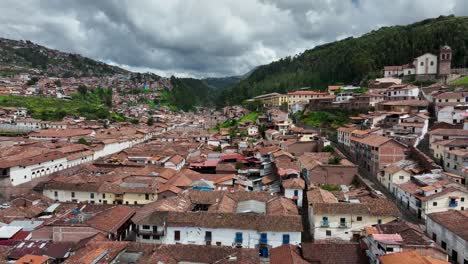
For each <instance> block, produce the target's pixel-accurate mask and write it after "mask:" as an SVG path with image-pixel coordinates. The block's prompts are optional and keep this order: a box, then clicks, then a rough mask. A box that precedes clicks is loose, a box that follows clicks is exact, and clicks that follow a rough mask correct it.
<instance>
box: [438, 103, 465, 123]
mask: <svg viewBox="0 0 468 264" xmlns="http://www.w3.org/2000/svg"><path fill="white" fill-rule="evenodd" d="M466 118H468V105H463V106H459V107H457V106H451V105H449V106H444V107H442V108H441V109H440V110H439V111H438V112H437V121H438V122H445V123H448V124H463V122H464V120H465V119H466Z"/></svg>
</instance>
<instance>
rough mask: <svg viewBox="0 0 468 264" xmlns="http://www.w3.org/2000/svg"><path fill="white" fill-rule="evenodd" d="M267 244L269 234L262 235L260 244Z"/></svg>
mask: <svg viewBox="0 0 468 264" xmlns="http://www.w3.org/2000/svg"><path fill="white" fill-rule="evenodd" d="M267 243H268V238H267V233H261V234H260V244H267Z"/></svg>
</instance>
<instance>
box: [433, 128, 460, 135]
mask: <svg viewBox="0 0 468 264" xmlns="http://www.w3.org/2000/svg"><path fill="white" fill-rule="evenodd" d="M429 135H437V136H465V137H468V130H465V129H446V128H439V129H435V130H432V131H429Z"/></svg>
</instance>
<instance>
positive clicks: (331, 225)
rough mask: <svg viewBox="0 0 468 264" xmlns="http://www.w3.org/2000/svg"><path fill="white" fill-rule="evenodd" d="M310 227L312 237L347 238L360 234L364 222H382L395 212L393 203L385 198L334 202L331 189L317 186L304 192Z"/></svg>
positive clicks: (318, 238) (385, 221) (391, 217)
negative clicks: (327, 189) (364, 201)
mask: <svg viewBox="0 0 468 264" xmlns="http://www.w3.org/2000/svg"><path fill="white" fill-rule="evenodd" d="M307 199H308V201H309V212H308V214H309V223H310V230H311V233H312V235H313V237H314V239H315V240H321V239H331V238H333V239H336V238H337V239H342V240H348V241H349V240H351V239H352V238H353V236H360V234H361V232H362V229H363V228H364V227H366V226H371V225H375V224H384V223H388V222H390V221H393V220H395V219H396V218H397V217H398V216H399V211H398V209H397V208H396V206H395V205H394V204H393V203H392V202H391V201H390V200H388V199H379V198H377V199H373V200H372V201H370V202H366V203H361V202H360V201H359V200H358V199H350V200H349V201H348V202H338V199H337V198H336V197H335V196H334V195H333V194H332V193H331V192H328V191H325V190H322V189H320V188H316V189H313V190H310V191H308V192H307Z"/></svg>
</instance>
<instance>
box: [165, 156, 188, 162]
mask: <svg viewBox="0 0 468 264" xmlns="http://www.w3.org/2000/svg"><path fill="white" fill-rule="evenodd" d="M182 161H184V157H182V156H180V155H174V156H172V157H171V158H170V159H169V160H168V161H167V162H172V163H173V164H179V163H181V162H182Z"/></svg>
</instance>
